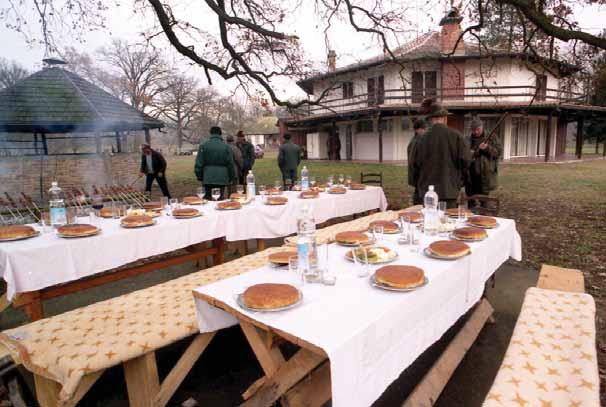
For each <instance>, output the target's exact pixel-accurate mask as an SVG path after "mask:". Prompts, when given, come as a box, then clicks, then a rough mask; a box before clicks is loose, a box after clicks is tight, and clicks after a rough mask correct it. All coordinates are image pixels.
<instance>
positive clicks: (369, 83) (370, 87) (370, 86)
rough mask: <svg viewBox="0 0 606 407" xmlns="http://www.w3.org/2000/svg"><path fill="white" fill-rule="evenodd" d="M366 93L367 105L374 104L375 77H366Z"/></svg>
mask: <svg viewBox="0 0 606 407" xmlns="http://www.w3.org/2000/svg"><path fill="white" fill-rule="evenodd" d="M366 93H367V94H368V95H367V98H368V106H374V105H376V104H377V102H376V95H375V78H368V79H367V80H366Z"/></svg>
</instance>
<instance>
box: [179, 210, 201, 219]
mask: <svg viewBox="0 0 606 407" xmlns="http://www.w3.org/2000/svg"><path fill="white" fill-rule="evenodd" d="M199 214H200V211H199V210H197V209H194V208H179V209H175V210H174V211H173V216H174V217H175V218H193V217H194V216H198V215H199Z"/></svg>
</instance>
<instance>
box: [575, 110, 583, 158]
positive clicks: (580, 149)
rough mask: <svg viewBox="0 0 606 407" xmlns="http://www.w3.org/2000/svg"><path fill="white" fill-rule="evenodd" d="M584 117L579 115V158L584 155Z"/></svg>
mask: <svg viewBox="0 0 606 407" xmlns="http://www.w3.org/2000/svg"><path fill="white" fill-rule="evenodd" d="M584 121H585V120H584V117H583V116H581V117H579V119H578V120H577V146H576V147H577V151H576V154H577V158H578V159H579V160H580V159H581V157H583V137H584V135H583V124H584Z"/></svg>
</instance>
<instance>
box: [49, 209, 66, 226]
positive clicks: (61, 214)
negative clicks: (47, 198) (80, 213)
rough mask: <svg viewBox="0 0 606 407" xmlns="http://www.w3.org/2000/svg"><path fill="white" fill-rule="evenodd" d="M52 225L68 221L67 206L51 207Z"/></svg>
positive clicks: (63, 223)
mask: <svg viewBox="0 0 606 407" xmlns="http://www.w3.org/2000/svg"><path fill="white" fill-rule="evenodd" d="M49 212H50V221H51V225H65V224H66V223H67V214H66V212H65V208H50V210H49Z"/></svg>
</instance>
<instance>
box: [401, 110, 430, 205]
mask: <svg viewBox="0 0 606 407" xmlns="http://www.w3.org/2000/svg"><path fill="white" fill-rule="evenodd" d="M427 127H428V126H427V122H426V121H425V119H423V118H421V117H419V118H417V119H415V121H414V124H413V130H414V132H415V133H414V135H413V136H412V139H411V140H410V143H408V148H407V149H406V152H407V155H408V185H410V186H411V187H414V189H415V192H414V193H413V195H412V204H413V205H420V204H422V203H423V199H422V198H421V197H420V196H419V190H418V189H417V186H416V185H415V182H414V180H413V177H412V175H413V173H414V171H413V168H412V156H413V154H414V150H415V145H416V144H417V142H418V141H419V139H420V138H421V137H422V136H423V134H425V132H426V131H427Z"/></svg>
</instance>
